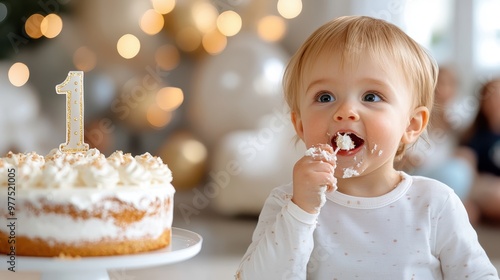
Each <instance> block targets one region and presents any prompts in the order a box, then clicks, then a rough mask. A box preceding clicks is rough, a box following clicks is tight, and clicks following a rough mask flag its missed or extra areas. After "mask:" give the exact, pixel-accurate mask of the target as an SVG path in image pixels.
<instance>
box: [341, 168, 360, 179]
mask: <svg viewBox="0 0 500 280" xmlns="http://www.w3.org/2000/svg"><path fill="white" fill-rule="evenodd" d="M353 176H359V173H358V171H356V170H355V169H353V168H344V174H343V175H342V178H351V177H353Z"/></svg>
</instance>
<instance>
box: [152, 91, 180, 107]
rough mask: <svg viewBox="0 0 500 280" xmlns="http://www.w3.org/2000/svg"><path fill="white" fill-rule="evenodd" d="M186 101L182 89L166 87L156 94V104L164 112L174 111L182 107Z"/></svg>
mask: <svg viewBox="0 0 500 280" xmlns="http://www.w3.org/2000/svg"><path fill="white" fill-rule="evenodd" d="M183 101H184V93H183V92H182V89H180V88H177V87H164V88H162V89H160V90H159V91H158V93H157V94H156V103H157V104H158V107H159V108H160V109H162V110H164V111H173V110H175V109H177V108H179V106H181V104H182V102H183Z"/></svg>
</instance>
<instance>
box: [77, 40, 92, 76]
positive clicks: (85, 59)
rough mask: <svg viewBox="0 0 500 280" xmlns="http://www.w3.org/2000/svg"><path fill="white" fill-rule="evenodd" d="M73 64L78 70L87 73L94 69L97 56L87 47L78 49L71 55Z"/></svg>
mask: <svg viewBox="0 0 500 280" xmlns="http://www.w3.org/2000/svg"><path fill="white" fill-rule="evenodd" d="M73 64H75V67H76V68H77V69H78V70H81V71H85V72H88V71H90V70H92V69H94V68H95V66H96V64H97V56H96V54H95V52H93V51H92V50H91V49H89V48H88V47H85V46H83V47H80V48H78V49H77V50H76V51H75V53H74V54H73Z"/></svg>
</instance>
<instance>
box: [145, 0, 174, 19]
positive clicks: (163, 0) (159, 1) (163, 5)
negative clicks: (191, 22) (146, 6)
mask: <svg viewBox="0 0 500 280" xmlns="http://www.w3.org/2000/svg"><path fill="white" fill-rule="evenodd" d="M151 3H152V4H153V9H155V11H157V12H158V13H160V14H163V15H165V14H168V13H170V12H171V11H172V10H173V9H174V8H175V0H151Z"/></svg>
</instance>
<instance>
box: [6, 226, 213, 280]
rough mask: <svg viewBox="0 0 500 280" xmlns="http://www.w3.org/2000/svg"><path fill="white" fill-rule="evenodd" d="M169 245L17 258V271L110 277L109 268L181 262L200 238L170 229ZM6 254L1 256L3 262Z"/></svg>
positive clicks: (46, 276)
mask: <svg viewBox="0 0 500 280" xmlns="http://www.w3.org/2000/svg"><path fill="white" fill-rule="evenodd" d="M171 241H172V242H171V244H170V245H169V246H168V247H166V248H164V249H161V250H156V251H151V252H146V253H141V254H133V255H123V256H111V257H84V258H79V259H62V258H50V257H47V258H40V257H22V256H18V257H16V269H17V271H38V272H41V278H40V280H67V279H71V280H109V275H108V269H125V268H126V269H134V268H144V267H148V266H158V265H165V264H172V263H176V262H181V261H184V260H187V259H190V258H192V257H194V256H195V255H196V254H198V253H199V252H200V250H201V244H202V241H203V239H202V237H201V236H200V235H199V234H197V233H195V232H192V231H189V230H185V229H180V228H172V240H171ZM6 261H7V257H6V256H5V255H2V256H1V262H2V263H5V262H6Z"/></svg>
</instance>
